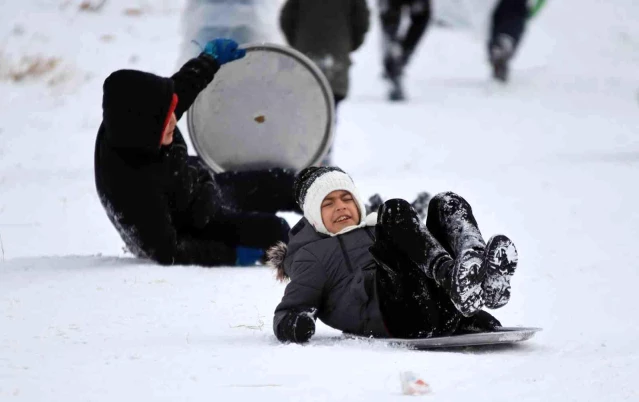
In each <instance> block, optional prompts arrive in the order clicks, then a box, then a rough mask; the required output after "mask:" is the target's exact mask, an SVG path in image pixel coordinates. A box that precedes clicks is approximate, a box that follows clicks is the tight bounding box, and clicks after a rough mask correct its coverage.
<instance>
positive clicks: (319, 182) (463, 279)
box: [269, 167, 517, 343]
mask: <svg viewBox="0 0 639 402" xmlns="http://www.w3.org/2000/svg"><path fill="white" fill-rule="evenodd" d="M294 191H295V198H296V200H297V202H298V204H299V206H300V207H301V208H302V209H303V211H304V218H302V219H301V220H300V222H299V223H298V224H297V225H296V226H295V227H294V228H293V229H292V230H291V232H290V239H289V243H288V246H286V245H284V244H279V245H278V246H277V247H274V248H272V249H270V250H269V263H270V264H271V265H272V266H274V267H275V268H277V269H278V278H279V279H282V280H283V279H285V278H287V279H290V283H289V284H288V285H287V287H286V290H285V292H284V296H283V298H282V301H281V303H280V304H279V305H278V306H277V308H276V310H275V317H274V320H273V330H274V332H275V335H276V337H277V338H278V339H279V340H280V341H283V342H297V343H300V342H306V341H308V340H309V339H310V337H311V336H312V335H313V334H314V333H315V319H316V318H319V319H320V320H322V321H323V322H324V323H325V324H327V325H329V326H331V327H333V328H336V329H339V330H342V331H345V332H349V333H353V334H359V335H365V336H374V337H400V338H418V337H432V336H444V335H451V334H456V333H463V332H468V331H486V330H491V329H494V328H495V327H497V326H500V323H499V321H497V320H496V319H495V318H494V317H492V316H491V315H490V314H488V313H486V312H484V311H482V308H483V307H487V308H492V309H496V308H499V307H501V306H503V305H505V304H506V303H507V302H508V300H509V298H510V278H511V277H512V275H513V273H514V271H515V268H516V266H517V251H516V249H515V246H514V245H513V243H512V242H511V241H510V239H508V238H507V237H506V236H503V235H497V236H493V237H492V238H491V239H490V240H489V241H488V243H485V242H484V240H483V238H482V236H481V233H480V232H479V229H478V227H477V222H476V221H475V218H474V216H473V214H472V210H471V207H470V205H469V204H468V203H467V202H466V201H465V200H464V199H463V198H462V197H460V196H458V195H457V194H454V193H450V192H448V193H441V194H438V195H436V196H435V197H433V199H432V200H431V201H430V204H429V210H428V218H427V220H426V224H425V225H424V224H423V223H422V222H421V220H420V218H419V216H418V214H417V212H416V211H415V209H414V208H413V207H412V206H411V205H410V204H409V203H408V202H406V201H404V200H401V199H392V200H388V201H386V202H385V203H384V204H383V205H382V206H381V207H380V208H379V211H378V213H373V214H370V215H368V216H364V211H365V209H364V204H363V202H362V200H361V197H360V195H359V192H358V190H357V188H356V187H355V185H354V184H353V181H352V180H351V178H350V177H349V176H348V175H347V174H346V173H344V172H343V171H342V170H341V169H339V168H335V167H321V168H317V167H311V168H307V169H305V170H303V171H302V172H300V174H299V175H298V177H297V179H296V182H295V186H294Z"/></svg>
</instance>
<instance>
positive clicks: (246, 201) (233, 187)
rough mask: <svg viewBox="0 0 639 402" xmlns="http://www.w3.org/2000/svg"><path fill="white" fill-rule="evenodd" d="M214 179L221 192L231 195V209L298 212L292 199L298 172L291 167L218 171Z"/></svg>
mask: <svg viewBox="0 0 639 402" xmlns="http://www.w3.org/2000/svg"><path fill="white" fill-rule="evenodd" d="M213 181H214V182H215V183H216V184H217V185H218V188H219V189H220V191H221V192H222V193H224V194H228V197H229V198H232V200H233V203H232V205H231V206H230V209H233V210H235V211H237V212H263V213H270V214H275V213H276V212H279V211H296V212H299V207H298V206H297V203H296V202H295V200H294V199H293V183H294V181H295V172H293V171H292V170H287V169H279V168H276V169H268V170H253V171H230V172H223V173H217V174H215V175H214V176H213Z"/></svg>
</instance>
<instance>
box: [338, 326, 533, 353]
mask: <svg viewBox="0 0 639 402" xmlns="http://www.w3.org/2000/svg"><path fill="white" fill-rule="evenodd" d="M538 331H541V328H528V327H501V328H499V329H498V330H496V331H494V332H480V333H473V334H464V335H453V336H442V337H436V338H423V339H403V338H368V337H365V336H360V335H353V334H347V333H344V336H345V337H346V338H348V339H364V340H369V341H370V342H376V343H377V342H381V343H387V344H393V345H401V346H408V347H410V348H412V349H438V348H459V347H465V346H480V345H497V344H506V343H516V342H523V341H527V340H528V339H530V338H532V337H533V336H534V335H535V333H536V332H538Z"/></svg>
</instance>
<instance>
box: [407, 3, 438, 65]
mask: <svg viewBox="0 0 639 402" xmlns="http://www.w3.org/2000/svg"><path fill="white" fill-rule="evenodd" d="M410 7H411V8H410V27H409V28H408V31H407V32H406V36H405V37H404V39H403V40H402V49H403V55H402V59H403V64H404V66H406V64H407V63H408V60H409V59H410V57H411V56H412V55H413V52H414V51H415V48H416V47H417V44H418V43H419V40H420V39H421V38H422V36H423V35H424V32H426V28H427V27H428V23H429V21H430V16H431V11H430V10H431V7H430V0H415V1H413V2H412V4H411V6H410Z"/></svg>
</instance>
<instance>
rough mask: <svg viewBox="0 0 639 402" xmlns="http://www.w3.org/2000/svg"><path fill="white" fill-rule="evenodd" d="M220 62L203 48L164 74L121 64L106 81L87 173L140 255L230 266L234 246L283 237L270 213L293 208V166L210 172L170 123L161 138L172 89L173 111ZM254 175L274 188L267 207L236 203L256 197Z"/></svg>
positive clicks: (263, 244) (283, 227) (187, 102)
mask: <svg viewBox="0 0 639 402" xmlns="http://www.w3.org/2000/svg"><path fill="white" fill-rule="evenodd" d="M218 69H219V66H218V64H217V62H216V61H215V60H214V59H212V58H211V57H209V56H208V55H205V54H201V55H200V56H199V57H197V58H194V59H192V60H190V61H189V62H187V63H186V64H185V65H184V66H183V67H182V69H180V71H179V72H178V73H176V74H175V75H174V76H173V77H171V78H163V77H158V76H155V75H153V74H149V73H143V72H140V71H132V70H120V71H117V72H115V73H113V74H112V75H111V76H110V77H109V78H107V79H106V81H105V83H104V98H103V105H102V106H103V122H102V125H101V126H100V129H99V131H98V136H97V140H96V146H95V182H96V187H97V191H98V195H99V198H100V201H101V202H102V205H103V206H104V208H105V210H106V212H107V215H108V217H109V219H110V220H111V222H112V223H113V225H114V226H115V228H116V229H117V231H118V232H119V234H120V236H121V237H122V239H123V240H124V242H125V244H126V246H127V248H128V249H129V251H131V252H132V253H133V254H134V255H136V256H138V257H142V258H150V259H152V260H154V261H156V262H158V263H160V264H164V265H168V264H196V265H203V266H216V265H233V264H234V263H235V260H236V252H235V247H236V246H237V245H240V244H241V245H245V246H248V247H259V248H267V247H269V246H271V245H273V244H275V243H276V242H277V241H278V240H283V241H286V240H287V238H288V236H287V233H286V232H287V231H288V225H287V224H286V222H285V221H283V220H282V219H281V218H279V217H277V216H275V215H274V212H275V211H277V210H278V209H287V210H291V209H292V208H293V207H292V206H293V205H294V202H293V200H292V195H291V194H292V190H291V189H292V183H293V174H292V172H291V173H288V172H285V171H283V170H281V169H278V170H274V171H262V172H241V173H223V174H220V175H215V177H211V175H210V174H209V172H208V170H207V169H206V168H204V167H203V165H201V163H200V162H199V159H198V158H196V157H191V156H188V154H187V148H186V144H185V142H184V139H183V138H182V135H181V134H180V132H179V129H177V128H176V129H175V132H174V140H173V143H172V144H171V145H169V146H161V147H160V140H161V134H162V127H163V125H164V122H165V120H166V116H167V114H168V109H169V105H170V102H171V98H172V96H173V93H175V94H177V96H178V104H177V108H176V110H175V114H176V117H177V118H178V119H179V118H180V117H181V115H182V114H183V113H184V112H185V111H186V110H187V109H188V108H189V107H190V106H191V104H192V103H193V101H194V100H195V98H196V97H197V95H198V94H199V92H200V91H201V90H203V89H204V88H205V87H206V86H207V85H208V84H209V83H210V82H211V80H212V79H213V76H214V74H215V73H216V72H217V70H218ZM256 183H262V187H266V189H268V191H269V192H271V193H276V194H277V195H279V198H278V199H277V200H276V204H277V205H275V206H273V205H264V206H262V207H263V208H262V209H263V210H268V211H269V212H270V213H268V214H266V213H261V212H259V211H258V212H255V211H252V212H244V211H242V210H241V207H242V206H246V205H248V206H251V205H253V206H254V205H258V204H259V203H258V202H256V200H251V199H250V197H248V196H245V195H247V194H250V193H255V194H263V193H264V192H265V189H264V188H262V189H261V190H260V191H255V187H256ZM235 198H241V201H242V202H236V200H235ZM272 199H274V198H273V197H271V199H269V200H264V203H266V204H268V202H269V201H270V200H272ZM242 204H244V205H242ZM278 207H281V208H278Z"/></svg>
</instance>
